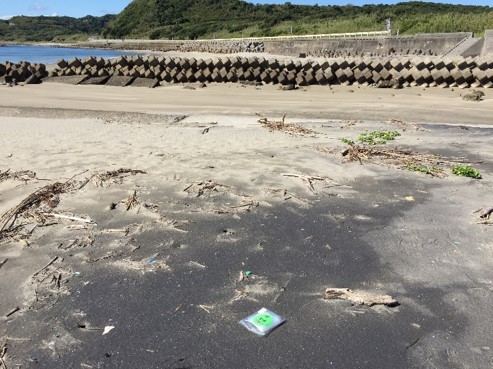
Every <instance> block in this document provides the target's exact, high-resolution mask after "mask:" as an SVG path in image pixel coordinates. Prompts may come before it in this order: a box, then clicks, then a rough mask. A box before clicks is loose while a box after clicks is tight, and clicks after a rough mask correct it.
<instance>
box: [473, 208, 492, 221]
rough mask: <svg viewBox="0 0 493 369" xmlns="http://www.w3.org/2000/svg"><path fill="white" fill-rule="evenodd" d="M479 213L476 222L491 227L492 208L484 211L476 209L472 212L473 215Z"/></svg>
mask: <svg viewBox="0 0 493 369" xmlns="http://www.w3.org/2000/svg"><path fill="white" fill-rule="evenodd" d="M478 213H479V219H478V221H477V223H478V224H488V225H492V224H493V217H492V214H493V207H490V208H486V209H483V208H481V209H478V210H476V211H475V212H474V214H478Z"/></svg>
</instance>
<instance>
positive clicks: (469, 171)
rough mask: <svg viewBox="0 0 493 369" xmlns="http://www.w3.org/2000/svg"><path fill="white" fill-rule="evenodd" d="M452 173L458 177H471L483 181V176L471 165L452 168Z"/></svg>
mask: <svg viewBox="0 0 493 369" xmlns="http://www.w3.org/2000/svg"><path fill="white" fill-rule="evenodd" d="M452 173H454V174H455V175H456V176H462V177H469V178H475V179H481V178H482V177H481V174H480V173H479V172H478V171H477V170H476V169H474V168H473V167H471V166H469V165H454V166H452Z"/></svg>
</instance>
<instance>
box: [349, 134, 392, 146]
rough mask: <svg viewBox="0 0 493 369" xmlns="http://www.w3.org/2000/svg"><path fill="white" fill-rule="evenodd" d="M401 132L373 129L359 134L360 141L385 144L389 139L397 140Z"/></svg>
mask: <svg viewBox="0 0 493 369" xmlns="http://www.w3.org/2000/svg"><path fill="white" fill-rule="evenodd" d="M400 135H401V134H400V133H399V132H397V131H373V132H370V133H362V134H360V135H359V136H358V141H360V142H362V143H367V144H368V145H378V144H385V143H387V141H391V140H395V138H396V137H398V136H400Z"/></svg>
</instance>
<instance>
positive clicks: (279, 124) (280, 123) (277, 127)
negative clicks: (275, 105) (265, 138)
mask: <svg viewBox="0 0 493 369" xmlns="http://www.w3.org/2000/svg"><path fill="white" fill-rule="evenodd" d="M257 115H259V114H257ZM259 116H260V115H259ZM285 119H286V114H284V115H283V116H282V117H281V120H269V119H267V118H265V117H262V116H261V118H260V119H259V120H258V121H257V122H259V123H260V124H261V125H262V126H264V127H265V128H269V130H270V131H282V132H288V133H292V134H293V133H295V134H314V133H316V132H314V131H312V130H311V129H308V128H304V127H301V126H300V125H298V124H287V123H285V122H284V120H285Z"/></svg>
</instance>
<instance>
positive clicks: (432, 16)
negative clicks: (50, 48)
mask: <svg viewBox="0 0 493 369" xmlns="http://www.w3.org/2000/svg"><path fill="white" fill-rule="evenodd" d="M387 18H390V19H391V20H392V29H393V32H394V34H395V32H396V31H397V30H398V29H399V31H400V34H416V33H429V32H475V33H476V34H477V35H481V34H482V33H483V32H484V31H485V30H486V29H493V7H487V6H467V5H450V4H438V3H425V2H418V1H413V2H406V3H399V4H396V5H365V6H352V5H346V6H318V5H313V6H307V5H292V4H291V3H285V4H283V5H261V4H260V5H259V4H256V5H254V4H253V3H250V2H245V1H242V0H133V1H132V2H131V3H130V4H129V5H128V6H127V7H126V8H125V9H124V10H123V11H122V12H121V13H120V14H119V15H117V16H114V15H106V16H103V17H92V16H87V17H84V18H79V19H77V18H70V17H14V18H12V19H10V20H8V21H2V20H0V41H75V40H78V39H81V40H82V39H87V37H88V36H90V35H98V34H99V35H101V36H102V37H105V38H151V39H159V38H164V39H168V38H169V39H171V38H175V39H195V38H228V37H249V36H278V35H288V34H291V33H292V34H316V33H340V32H359V31H381V30H384V29H385V19H387Z"/></svg>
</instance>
